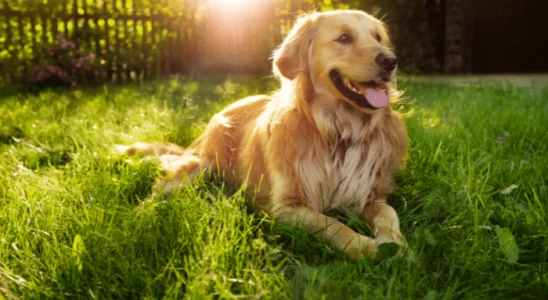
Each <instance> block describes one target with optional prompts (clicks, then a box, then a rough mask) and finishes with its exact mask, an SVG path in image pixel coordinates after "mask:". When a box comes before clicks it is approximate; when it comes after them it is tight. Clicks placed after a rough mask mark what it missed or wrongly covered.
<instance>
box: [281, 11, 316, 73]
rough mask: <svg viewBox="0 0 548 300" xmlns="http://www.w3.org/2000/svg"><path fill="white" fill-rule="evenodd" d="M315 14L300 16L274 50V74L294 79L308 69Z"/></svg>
mask: <svg viewBox="0 0 548 300" xmlns="http://www.w3.org/2000/svg"><path fill="white" fill-rule="evenodd" d="M317 19H318V16H317V14H314V13H313V14H306V15H302V16H300V17H299V18H298V19H297V21H296V22H295V25H294V26H293V28H292V29H291V31H290V32H289V34H288V35H287V37H286V38H285V40H284V41H283V43H282V44H281V45H280V47H279V48H278V49H277V50H276V51H275V52H274V56H273V57H274V66H273V67H274V74H276V75H281V76H283V77H285V78H287V79H294V78H295V77H297V75H298V74H299V73H301V72H303V71H306V70H307V69H308V48H309V47H310V44H311V43H312V40H313V38H314V34H315V28H316V23H317Z"/></svg>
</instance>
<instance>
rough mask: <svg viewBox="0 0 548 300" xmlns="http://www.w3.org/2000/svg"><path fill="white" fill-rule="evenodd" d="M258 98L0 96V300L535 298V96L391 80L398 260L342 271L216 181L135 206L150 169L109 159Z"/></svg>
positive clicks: (538, 101)
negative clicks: (401, 142) (410, 255)
mask: <svg viewBox="0 0 548 300" xmlns="http://www.w3.org/2000/svg"><path fill="white" fill-rule="evenodd" d="M275 87H276V82H275V81H273V80H272V79H261V78H245V77H237V78H232V79H229V80H225V79H220V78H198V79H197V78H194V79H190V78H186V79H180V80H165V81H157V82H149V83H146V84H142V85H125V86H104V87H99V88H90V89H77V90H64V91H62V90H60V91H56V90H48V91H42V92H39V93H24V92H18V93H14V92H13V88H11V89H8V88H4V89H2V90H0V299H2V298H5V299H18V298H21V299H34V298H56V299H58V298H98V299H108V298H122V299H139V298H141V299H143V298H147V299H152V298H164V297H165V298H188V299H208V298H215V299H236V298H238V299H239V298H250V299H260V298H265V299H266V298H272V299H364V298H368V299H385V298H389V299H516V298H520V299H546V298H547V297H548V183H547V178H548V121H547V120H548V92H547V91H545V92H532V91H528V90H524V89H519V88H512V87H506V88H504V87H496V86H494V87H487V86H483V87H481V86H471V87H452V86H447V85H442V84H432V83H424V82H423V83H420V82H414V81H406V80H400V82H399V88H400V89H404V90H405V95H406V99H407V100H406V101H405V102H403V103H402V104H400V105H398V107H395V108H396V109H397V110H400V111H402V112H404V113H405V116H406V123H407V125H408V129H409V135H410V138H411V148H410V157H409V162H408V165H407V168H406V169H405V170H403V171H401V172H400V173H399V174H398V176H397V178H396V180H395V182H396V189H395V193H394V194H393V195H392V196H391V198H390V201H391V203H392V204H393V205H394V206H395V207H396V210H397V211H398V212H399V215H400V219H401V223H402V232H403V233H404V235H406V237H407V239H408V241H409V244H410V247H411V249H413V251H414V253H415V255H414V257H415V259H414V260H410V259H398V258H380V259H377V260H370V259H364V260H362V261H359V262H353V261H350V260H348V259H347V258H346V257H345V256H344V254H342V253H340V252H339V251H336V250H335V249H333V248H331V247H330V246H329V245H328V244H326V243H324V242H323V241H321V240H320V239H318V238H316V237H314V236H311V235H309V234H306V233H304V232H303V231H299V230H296V229H293V228H290V227H287V226H284V225H282V224H278V223H275V222H273V221H272V220H270V219H269V218H265V217H264V216H261V215H257V214H252V213H249V209H248V208H247V207H246V205H245V196H244V194H243V193H242V191H241V190H240V189H238V187H233V186H227V185H225V184H223V182H222V181H220V180H218V179H213V180H205V179H204V178H203V177H201V178H199V179H198V180H197V181H196V183H195V184H194V186H188V187H187V188H186V189H185V190H183V191H181V192H179V193H177V194H175V195H173V196H172V197H170V198H168V199H165V200H164V199H152V198H151V196H150V194H151V186H152V184H153V181H154V178H155V177H157V176H159V175H160V172H161V171H160V170H159V169H158V167H157V165H155V164H150V163H146V162H140V161H137V160H128V159H127V158H123V157H117V156H115V155H113V154H112V153H111V152H110V149H111V146H112V145H114V144H116V143H132V142H135V141H157V140H160V141H170V142H175V143H178V144H181V145H188V144H189V143H190V142H191V141H192V140H193V139H194V138H195V137H197V136H198V135H199V134H200V132H201V131H202V130H203V129H204V126H205V124H206V122H207V120H208V118H209V117H211V116H212V114H213V113H214V112H216V111H218V110H219V109H220V108H222V107H223V106H225V105H227V104H228V103H230V102H232V101H234V100H237V99H238V98H241V97H244V96H246V95H251V94H256V93H263V92H268V91H270V90H272V89H274V88H275ZM334 215H337V216H338V217H339V218H341V219H344V220H345V221H346V222H348V223H349V224H350V225H351V227H352V228H354V229H356V230H358V231H360V232H362V233H369V229H368V228H367V226H366V225H365V223H364V222H363V221H361V220H360V219H359V218H358V217H356V216H355V215H353V214H351V213H348V212H345V211H344V210H343V211H342V212H334Z"/></svg>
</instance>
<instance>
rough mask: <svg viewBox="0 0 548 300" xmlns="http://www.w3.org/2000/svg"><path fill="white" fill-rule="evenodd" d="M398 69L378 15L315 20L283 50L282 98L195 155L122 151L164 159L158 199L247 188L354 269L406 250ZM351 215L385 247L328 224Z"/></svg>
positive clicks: (216, 123)
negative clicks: (214, 180)
mask: <svg viewBox="0 0 548 300" xmlns="http://www.w3.org/2000/svg"><path fill="white" fill-rule="evenodd" d="M397 63H398V61H397V57H396V55H395V54H394V52H393V51H392V50H391V44H390V39H389V35H388V32H387V30H386V27H385V26H384V25H383V23H382V22H381V21H379V20H378V19H376V18H375V17H373V16H371V15H369V14H367V13H365V12H362V11H357V10H339V11H331V12H322V13H318V12H316V13H309V14H305V15H302V16H300V17H299V18H297V20H296V22H295V25H294V27H293V28H292V29H291V31H290V32H289V34H288V35H287V37H286V38H285V40H284V41H283V42H282V44H281V45H280V46H279V48H277V49H276V50H275V51H274V54H273V72H274V74H275V76H277V77H278V78H279V79H280V81H281V88H280V90H279V91H277V92H275V93H273V94H272V95H268V96H267V95H261V96H252V97H249V98H246V99H243V100H239V101H237V102H235V103H233V104H232V105H230V106H228V107H227V108H226V109H224V110H223V111H221V112H220V113H218V114H217V115H215V116H214V117H213V118H212V119H211V121H210V122H209V124H208V125H207V128H206V129H205V131H204V132H203V134H202V135H201V136H200V137H199V138H198V139H197V140H195V141H194V142H193V143H192V144H191V145H190V146H189V147H188V148H186V149H183V148H181V147H179V146H176V145H173V144H162V143H152V144H146V143H135V144H133V145H131V146H117V150H118V152H121V153H124V154H127V155H150V156H156V157H159V159H160V161H161V164H162V166H163V168H164V169H165V170H166V171H167V175H166V176H165V177H164V178H162V179H159V180H158V182H157V183H156V185H155V187H154V190H155V191H156V192H158V193H163V194H164V195H166V196H167V195H169V194H170V193H171V192H172V191H174V190H175V189H178V188H181V187H182V186H183V185H184V184H187V183H189V182H191V181H192V179H193V178H194V177H195V176H196V175H198V174H200V172H204V171H205V172H219V171H220V172H221V173H222V174H224V178H225V180H227V181H228V182H231V183H234V184H237V185H243V186H246V188H247V191H248V194H249V195H250V196H251V197H250V198H252V199H253V200H252V201H253V203H252V204H253V206H254V207H255V208H256V209H257V210H258V211H262V212H265V213H266V214H268V215H269V216H271V217H273V218H275V219H277V220H279V221H280V222H285V223H287V224H291V225H294V226H297V227H301V228H304V229H305V230H307V231H308V232H310V233H313V234H317V235H319V236H320V237H321V238H323V239H325V240H326V241H327V242H329V243H331V244H332V245H333V246H334V247H336V248H338V249H340V250H342V251H344V252H345V253H346V254H348V256H349V257H350V258H351V259H356V260H359V259H362V258H364V257H368V256H369V257H375V256H376V254H377V251H378V246H379V244H382V243H388V242H392V243H396V244H398V245H400V246H401V247H400V250H402V249H405V247H406V241H405V239H404V237H403V235H402V234H401V232H400V225H399V219H398V216H397V214H396V212H395V210H394V209H393V208H392V207H391V206H390V205H388V204H387V196H388V195H389V193H390V192H391V185H392V183H391V181H392V177H393V174H394V172H396V171H397V170H398V169H399V168H400V167H401V166H403V165H404V164H405V160H406V155H407V148H408V137H407V130H406V127H405V124H404V123H403V121H402V120H401V117H400V116H399V115H398V114H397V113H396V112H394V111H393V110H392V109H391V108H390V104H391V103H394V102H395V101H397V100H398V96H399V95H398V92H397V91H396V89H395V87H394V85H393V80H394V75H395V73H396V69H397ZM340 206H346V207H351V208H353V209H354V210H355V211H357V213H359V214H360V215H361V216H363V218H364V219H365V221H366V222H367V223H368V224H369V225H370V226H371V228H372V230H373V233H374V238H371V237H367V236H364V235H361V234H358V233H356V232H355V231H353V230H352V229H350V228H349V227H347V226H346V225H344V224H343V223H341V222H340V221H338V220H336V219H334V218H331V217H328V216H326V215H325V214H324V212H326V211H328V210H331V209H335V208H337V207H340Z"/></svg>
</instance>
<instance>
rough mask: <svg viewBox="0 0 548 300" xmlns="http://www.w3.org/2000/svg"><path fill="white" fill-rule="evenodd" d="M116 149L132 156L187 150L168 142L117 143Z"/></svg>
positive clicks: (158, 154)
mask: <svg viewBox="0 0 548 300" xmlns="http://www.w3.org/2000/svg"><path fill="white" fill-rule="evenodd" d="M114 150H115V151H116V152H117V153H119V154H125V155H130V156H160V155H167V154H170V155H182V154H183V153H184V152H185V150H184V149H183V148H181V147H179V146H177V145H174V144H168V143H152V144H148V143H141V142H137V143H134V144H133V145H131V146H124V145H116V146H115V148H114Z"/></svg>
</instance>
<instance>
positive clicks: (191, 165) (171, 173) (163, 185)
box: [154, 154, 214, 197]
mask: <svg viewBox="0 0 548 300" xmlns="http://www.w3.org/2000/svg"><path fill="white" fill-rule="evenodd" d="M160 161H161V163H162V167H163V168H164V169H165V170H166V171H167V175H166V176H164V177H163V178H161V179H159V180H158V181H157V182H156V184H155V185H154V193H155V194H158V193H161V194H163V195H164V197H167V196H169V195H170V194H171V193H172V192H173V191H174V190H176V189H180V188H182V187H183V186H184V185H185V184H190V183H192V181H193V179H194V177H196V175H198V174H200V172H201V171H211V169H212V167H213V166H214V164H212V163H211V162H210V161H209V160H207V159H202V158H200V157H198V156H197V155H186V154H185V155H183V156H175V155H162V156H160Z"/></svg>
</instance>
